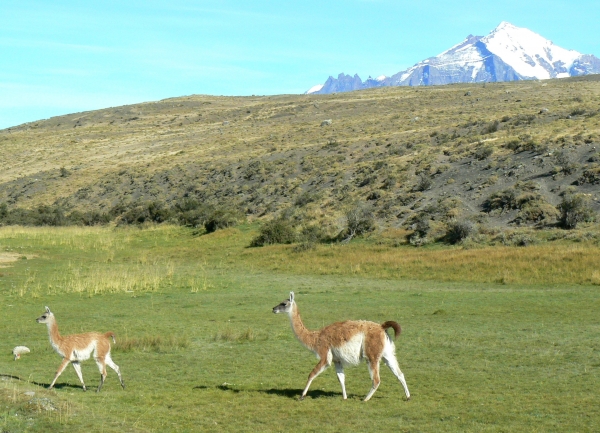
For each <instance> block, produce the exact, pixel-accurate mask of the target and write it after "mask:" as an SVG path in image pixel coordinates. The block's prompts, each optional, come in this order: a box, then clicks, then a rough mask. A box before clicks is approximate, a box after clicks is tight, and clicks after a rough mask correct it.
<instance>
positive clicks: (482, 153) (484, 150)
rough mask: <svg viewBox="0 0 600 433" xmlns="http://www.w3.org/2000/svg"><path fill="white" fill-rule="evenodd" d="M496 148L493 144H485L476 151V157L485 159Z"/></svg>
mask: <svg viewBox="0 0 600 433" xmlns="http://www.w3.org/2000/svg"><path fill="white" fill-rule="evenodd" d="M493 153H494V148H493V147H492V146H483V147H480V148H479V149H477V150H476V151H475V157H476V158H477V159H479V160H484V159H487V158H489V157H490V156H492V154H493Z"/></svg>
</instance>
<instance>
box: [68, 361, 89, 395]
mask: <svg viewBox="0 0 600 433" xmlns="http://www.w3.org/2000/svg"><path fill="white" fill-rule="evenodd" d="M71 365H72V366H73V368H74V369H75V373H77V377H78V378H79V381H80V382H81V385H83V390H84V391H87V388H86V387H85V383H84V382H83V375H82V374H81V364H80V363H79V361H73V362H71Z"/></svg>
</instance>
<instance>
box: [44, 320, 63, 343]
mask: <svg viewBox="0 0 600 433" xmlns="http://www.w3.org/2000/svg"><path fill="white" fill-rule="evenodd" d="M46 326H47V327H48V336H49V337H50V343H54V344H58V343H59V342H60V341H61V340H62V337H61V336H60V334H59V333H58V325H57V323H56V319H55V318H54V317H52V319H51V320H49V321H48V322H46Z"/></svg>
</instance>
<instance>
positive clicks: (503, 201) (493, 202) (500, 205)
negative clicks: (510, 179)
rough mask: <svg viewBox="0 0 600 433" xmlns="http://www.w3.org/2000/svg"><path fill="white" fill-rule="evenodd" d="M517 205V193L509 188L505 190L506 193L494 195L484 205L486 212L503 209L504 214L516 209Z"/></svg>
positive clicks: (499, 192)
mask: <svg viewBox="0 0 600 433" xmlns="http://www.w3.org/2000/svg"><path fill="white" fill-rule="evenodd" d="M517 205H518V203H517V191H515V190H514V189H512V188H509V189H505V190H504V191H498V192H495V193H493V194H492V195H491V196H490V197H489V198H488V199H487V200H486V201H485V202H484V203H483V210H485V211H486V212H491V211H493V210H496V209H502V212H506V211H508V210H511V209H516V208H517Z"/></svg>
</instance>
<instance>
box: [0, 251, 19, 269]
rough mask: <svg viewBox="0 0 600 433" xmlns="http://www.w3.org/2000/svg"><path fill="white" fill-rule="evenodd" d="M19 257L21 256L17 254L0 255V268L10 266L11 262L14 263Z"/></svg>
mask: <svg viewBox="0 0 600 433" xmlns="http://www.w3.org/2000/svg"><path fill="white" fill-rule="evenodd" d="M20 257H22V255H21V254H17V253H0V268H6V267H8V266H10V264H11V263H12V262H16V261H17V260H19V258H20Z"/></svg>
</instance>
